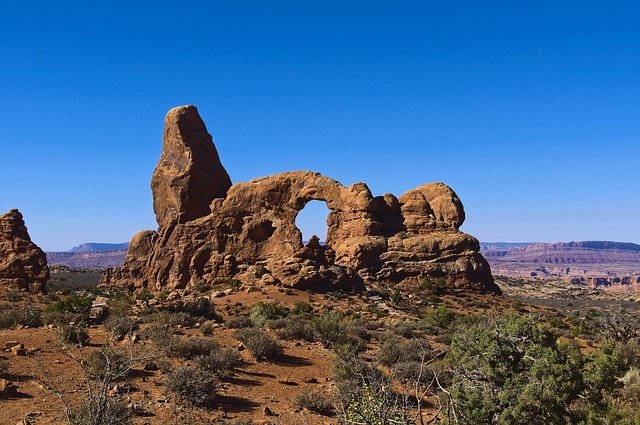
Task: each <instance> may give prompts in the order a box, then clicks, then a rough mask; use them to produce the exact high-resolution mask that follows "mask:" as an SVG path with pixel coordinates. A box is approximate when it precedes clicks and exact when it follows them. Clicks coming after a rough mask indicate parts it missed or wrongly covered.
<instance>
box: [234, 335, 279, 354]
mask: <svg viewBox="0 0 640 425" xmlns="http://www.w3.org/2000/svg"><path fill="white" fill-rule="evenodd" d="M235 337H236V339H237V340H238V341H241V342H242V343H243V344H244V345H245V346H246V347H247V348H248V349H249V351H250V352H251V354H252V355H253V357H255V359H256V360H258V361H260V360H273V359H274V358H275V357H277V356H279V355H280V354H282V352H283V347H282V345H280V343H278V341H276V340H275V339H274V338H272V337H271V336H270V335H268V334H267V333H265V332H264V331H261V330H260V329H256V328H242V329H238V330H236V333H235Z"/></svg>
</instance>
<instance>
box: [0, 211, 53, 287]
mask: <svg viewBox="0 0 640 425" xmlns="http://www.w3.org/2000/svg"><path fill="white" fill-rule="evenodd" d="M48 280H49V268H48V267H47V257H46V256H45V254H44V252H43V251H42V250H41V249H40V248H38V246H37V245H36V244H34V243H33V242H31V238H30V237H29V233H28V232H27V227H26V226H25V224H24V220H23V218H22V214H20V211H18V210H11V211H9V212H8V213H6V214H4V215H1V216H0V285H2V286H5V287H9V288H15V289H20V290H26V291H29V292H31V293H38V292H42V293H45V292H46V288H45V284H46V283H47V281H48Z"/></svg>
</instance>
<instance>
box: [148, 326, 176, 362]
mask: <svg viewBox="0 0 640 425" xmlns="http://www.w3.org/2000/svg"><path fill="white" fill-rule="evenodd" d="M140 336H141V337H142V338H145V339H148V340H150V341H151V342H152V343H153V345H155V346H156V348H157V349H158V350H159V351H160V352H162V353H163V354H165V355H173V353H174V350H175V346H176V345H178V344H179V342H180V339H179V338H178V337H177V336H175V335H173V333H171V330H170V329H169V328H167V327H165V326H162V325H151V326H149V327H147V328H145V329H143V330H142V331H141V332H140Z"/></svg>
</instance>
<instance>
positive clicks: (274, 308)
mask: <svg viewBox="0 0 640 425" xmlns="http://www.w3.org/2000/svg"><path fill="white" fill-rule="evenodd" d="M288 313H289V312H288V311H287V310H286V309H285V308H284V307H282V306H281V305H280V304H278V303H277V302H275V301H273V302H267V301H259V302H257V303H256V304H254V306H253V307H252V308H251V311H250V312H249V318H251V321H252V322H253V324H254V325H255V326H258V327H262V326H264V324H265V323H266V322H267V320H274V319H278V318H281V317H286V316H287V314H288Z"/></svg>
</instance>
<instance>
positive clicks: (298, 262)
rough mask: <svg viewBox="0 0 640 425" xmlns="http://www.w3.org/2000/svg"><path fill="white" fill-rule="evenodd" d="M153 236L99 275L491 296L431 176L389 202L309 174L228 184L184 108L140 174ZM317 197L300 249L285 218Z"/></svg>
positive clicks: (489, 283)
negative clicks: (427, 288)
mask: <svg viewBox="0 0 640 425" xmlns="http://www.w3.org/2000/svg"><path fill="white" fill-rule="evenodd" d="M151 187H152V191H153V206H154V211H155V214H156V219H157V222H158V226H159V228H158V230H157V231H150V230H148V231H143V232H140V233H138V234H136V235H135V236H134V237H133V239H132V240H131V243H130V245H129V249H128V252H127V256H126V258H125V262H124V264H123V266H122V267H120V268H118V269H114V270H111V271H110V272H108V273H107V274H106V275H105V281H107V282H112V283H113V282H115V283H119V284H123V285H127V286H129V287H131V288H132V289H141V288H147V289H149V290H165V289H168V290H172V289H184V288H188V287H189V286H191V285H195V284H212V283H216V282H224V281H228V280H229V279H235V280H238V281H241V282H242V283H244V284H248V285H267V284H277V285H284V286H290V287H296V288H302V289H322V288H328V287H331V286H336V285H337V286H342V287H349V288H356V289H358V288H360V289H361V288H363V287H364V286H365V285H366V284H367V283H373V282H376V283H382V284H387V285H393V286H397V285H399V288H403V287H419V285H421V284H422V283H424V281H425V280H429V279H445V280H446V281H447V283H448V284H449V285H451V286H452V287H464V288H471V289H473V290H477V291H483V292H499V289H498V287H497V286H496V285H495V284H494V282H493V278H492V276H491V271H490V268H489V265H488V264H487V262H486V261H485V259H484V258H483V257H482V255H480V254H479V250H480V246H479V243H478V241H477V240H476V239H475V238H474V237H473V236H470V235H467V234H465V233H462V232H460V231H459V230H458V229H459V227H460V225H461V224H462V223H463V221H464V218H465V214H464V208H463V206H462V203H461V202H460V199H459V198H458V196H457V195H456V194H455V192H454V191H453V190H451V189H450V188H449V187H448V186H446V185H445V184H443V183H428V184H425V185H422V186H419V187H417V188H415V189H412V190H410V191H408V192H406V193H405V194H403V195H402V196H400V197H399V198H397V197H395V196H394V195H391V194H386V195H384V196H376V197H374V196H373V195H372V194H371V191H370V190H369V188H368V187H367V185H366V184H364V183H355V184H353V185H351V186H348V187H345V186H343V185H342V184H340V183H339V182H337V181H336V180H333V179H331V178H329V177H326V176H323V175H321V174H319V173H314V172H311V171H293V172H285V173H281V174H275V175H271V176H267V177H261V178H257V179H254V180H251V181H249V182H245V183H237V184H234V185H231V182H230V181H229V178H228V174H227V172H226V171H225V169H224V167H223V166H222V164H221V163H220V160H219V158H218V154H217V151H216V148H215V146H214V145H213V143H212V139H211V136H210V135H209V133H208V132H207V129H206V127H205V125H204V123H203V122H202V120H201V119H200V117H199V115H198V112H197V110H196V108H195V107H193V106H182V107H178V108H174V109H172V110H171V111H169V113H168V114H167V117H166V120H165V129H164V141H163V152H162V156H161V159H160V162H159V164H158V166H157V167H156V170H155V171H154V174H153V179H152V186H151ZM312 200H321V201H325V202H326V204H327V206H328V208H329V210H330V213H329V216H328V219H327V225H328V233H327V236H326V244H325V245H322V244H320V243H319V240H318V238H312V240H311V241H309V243H308V244H307V245H306V246H305V245H303V242H302V234H301V232H300V230H299V229H298V228H297V227H296V225H295V220H296V216H297V215H298V212H300V210H302V209H303V208H304V206H305V205H306V204H307V203H308V202H309V201H312Z"/></svg>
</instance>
